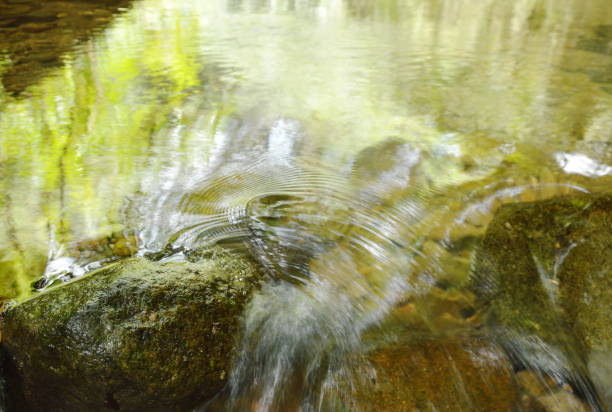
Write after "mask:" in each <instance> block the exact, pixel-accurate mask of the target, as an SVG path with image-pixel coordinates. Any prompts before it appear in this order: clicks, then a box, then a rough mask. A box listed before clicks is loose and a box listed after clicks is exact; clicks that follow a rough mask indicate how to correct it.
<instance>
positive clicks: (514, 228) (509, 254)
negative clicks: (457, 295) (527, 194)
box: [473, 195, 612, 408]
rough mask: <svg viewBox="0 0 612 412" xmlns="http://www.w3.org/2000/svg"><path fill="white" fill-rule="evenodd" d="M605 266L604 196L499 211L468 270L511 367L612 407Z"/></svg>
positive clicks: (608, 202) (610, 230)
mask: <svg viewBox="0 0 612 412" xmlns="http://www.w3.org/2000/svg"><path fill="white" fill-rule="evenodd" d="M611 268H612V196H611V195H600V196H589V197H587V196H584V197H569V196H568V197H560V198H554V199H550V200H546V201H541V202H530V203H517V204H508V205H504V206H502V207H501V208H500V209H499V211H498V212H497V214H496V216H495V218H494V219H493V221H492V222H491V224H490V225H489V227H488V229H487V232H486V235H485V237H484V239H483V242H482V247H481V249H480V251H479V252H478V256H477V258H476V264H475V266H474V274H475V275H474V279H473V280H474V283H473V289H474V291H475V293H476V295H477V296H478V301H479V304H480V307H481V308H488V314H489V316H488V324H489V326H490V327H491V328H492V329H493V331H494V333H495V334H496V336H497V337H498V338H499V341H500V342H501V343H502V344H503V345H504V346H505V347H506V349H507V350H508V352H509V353H510V354H511V355H512V356H513V358H514V360H515V362H516V363H517V364H519V365H520V366H524V367H527V368H531V369H533V370H538V371H540V372H543V373H545V374H548V375H549V376H553V377H555V378H556V379H557V380H561V381H563V380H565V381H569V382H571V383H572V384H573V385H574V387H575V388H576V389H577V391H578V392H579V393H580V395H581V396H583V397H584V398H585V399H586V400H587V401H588V402H590V403H591V405H594V406H595V407H596V405H597V403H604V404H608V405H610V403H611V402H612V398H611V396H610V395H611V394H610V392H609V388H610V382H609V376H610V374H609V369H608V372H607V371H606V370H603V369H605V368H609V367H607V366H606V365H609V364H610V363H612V276H610V274H611V273H610V272H611ZM593 356H596V357H597V359H599V360H598V361H597V362H592V361H591V358H592V357H593ZM606 380H608V381H606ZM591 381H593V383H594V384H595V386H596V387H597V388H598V389H599V392H600V394H599V397H601V398H603V399H597V398H598V395H597V394H595V393H594V392H595V391H594V390H593V384H592V383H591ZM606 391H607V392H606ZM602 408H604V407H603V406H602Z"/></svg>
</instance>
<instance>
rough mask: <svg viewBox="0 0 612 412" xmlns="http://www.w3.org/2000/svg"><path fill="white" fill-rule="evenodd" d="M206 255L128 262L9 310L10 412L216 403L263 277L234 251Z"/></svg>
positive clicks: (167, 408) (186, 406)
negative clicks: (250, 299) (242, 324)
mask: <svg viewBox="0 0 612 412" xmlns="http://www.w3.org/2000/svg"><path fill="white" fill-rule="evenodd" d="M206 256H207V257H206V258H204V259H202V260H200V261H198V262H196V263H188V262H168V263H159V262H157V263H156V262H150V261H148V260H145V259H142V258H133V259H129V260H126V261H124V262H122V263H118V264H114V265H111V266H109V267H106V268H104V269H101V270H99V271H97V272H95V273H92V274H89V275H87V276H84V277H82V278H80V279H78V280H76V281H73V282H70V283H67V284H64V285H62V286H59V287H56V288H53V289H51V290H49V291H47V292H45V293H42V294H40V295H37V296H35V297H33V298H31V299H29V300H27V301H25V302H23V303H21V304H19V305H17V306H15V307H14V308H12V309H10V310H9V311H8V312H7V313H6V316H5V319H4V338H3V342H2V346H3V347H4V349H5V350H6V352H7V354H8V359H9V369H10V370H9V374H8V375H9V391H10V394H11V399H10V403H12V405H10V406H12V409H14V410H33V411H60V410H61V411H85V410H86V411H109V410H122V411H183V410H190V409H191V408H193V407H194V406H196V405H198V404H199V403H200V402H202V401H204V400H206V399H208V398H210V397H212V396H213V395H214V394H215V393H216V392H218V391H219V390H220V389H221V388H222V387H223V386H224V384H225V381H226V379H227V375H228V372H229V366H230V365H229V363H230V358H231V356H232V353H233V348H234V345H235V344H236V338H237V334H238V328H239V316H240V314H241V312H242V309H243V307H244V305H245V303H246V301H247V299H248V297H249V294H250V292H251V291H252V290H253V289H254V288H256V287H257V285H258V284H259V283H260V281H261V279H262V277H261V275H260V274H259V272H258V271H257V268H256V267H255V266H254V265H252V264H251V263H250V262H249V261H248V260H246V259H244V258H242V257H239V256H237V255H234V254H231V253H230V252H227V251H223V250H219V249H213V250H212V251H211V252H210V253H208V254H206ZM12 409H10V410H12Z"/></svg>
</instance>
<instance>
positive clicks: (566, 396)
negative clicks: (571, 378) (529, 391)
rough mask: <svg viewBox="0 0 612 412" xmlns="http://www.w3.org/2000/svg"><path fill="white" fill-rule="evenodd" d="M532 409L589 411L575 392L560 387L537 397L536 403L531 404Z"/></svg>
mask: <svg viewBox="0 0 612 412" xmlns="http://www.w3.org/2000/svg"><path fill="white" fill-rule="evenodd" d="M530 410H538V411H539V410H541V411H543V412H588V411H589V408H587V407H586V406H585V405H584V404H583V403H582V402H581V401H580V399H578V398H577V397H576V395H574V394H573V393H571V392H568V391H565V390H563V389H560V390H558V391H555V392H552V393H549V394H547V395H543V396H540V397H538V398H536V399H535V400H534V403H532V404H531V409H530Z"/></svg>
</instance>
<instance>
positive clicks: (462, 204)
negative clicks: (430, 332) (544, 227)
mask: <svg viewBox="0 0 612 412" xmlns="http://www.w3.org/2000/svg"><path fill="white" fill-rule="evenodd" d="M607 3H608V2H607V1H604V0H590V1H586V2H581V1H577V0H576V1H574V0H566V1H556V2H544V1H520V2H505V1H494V0H487V1H481V2H469V1H458V2H457V1H435V2H432V1H417V0H415V1H393V0H388V1H362V0H361V1H360V0H346V1H336V0H330V1H240V0H238V1H224V0H216V1H182V0H181V1H176V0H174V1H165V0H145V1H139V2H136V3H133V4H132V5H131V7H130V8H129V9H127V10H124V11H122V12H121V13H120V14H118V15H117V16H116V17H115V18H114V20H113V21H112V22H111V24H110V26H108V27H107V28H106V29H105V30H104V31H100V32H98V33H97V34H95V35H94V36H93V37H92V38H91V39H89V40H87V41H84V42H81V43H79V44H77V45H76V46H74V47H73V49H72V50H71V51H69V52H65V54H63V55H62V56H61V60H62V62H63V66H62V67H60V68H51V69H48V70H46V71H44V76H42V78H41V80H39V81H38V82H37V83H36V84H34V85H31V86H28V87H27V88H26V89H24V90H21V91H20V93H19V94H18V95H15V94H14V93H12V94H9V93H8V92H6V93H5V92H3V91H2V89H0V103H1V104H2V107H1V108H0V196H1V198H0V207H2V213H1V216H0V221H2V224H1V226H0V229H1V230H0V280H1V281H2V284H1V285H0V294H1V295H2V296H4V297H6V298H22V297H24V296H27V295H29V294H31V293H32V282H33V281H34V280H38V282H37V283H36V285H35V286H37V287H42V286H45V285H48V284H52V283H53V282H55V281H57V280H68V279H71V278H74V277H76V276H80V275H82V274H84V273H87V271H89V270H90V269H92V268H94V267H98V266H100V265H102V264H104V263H105V262H108V261H109V260H112V259H115V258H116V255H115V254H113V253H110V254H108V253H107V254H104V253H98V252H97V249H96V248H99V244H100V243H104V242H105V241H104V240H95V239H104V237H106V236H111V234H114V235H113V236H114V238H117V237H118V238H122V237H125V238H126V239H136V240H135V242H136V243H137V249H138V251H137V253H138V254H141V255H145V256H153V257H155V258H158V259H165V260H180V259H181V256H182V253H183V252H184V251H185V250H188V249H190V248H193V247H197V246H201V245H203V244H222V245H225V246H227V247H228V248H237V249H240V250H242V251H246V252H248V253H250V254H251V256H253V257H254V258H255V259H256V260H257V262H258V263H260V264H261V266H262V267H264V268H265V269H266V271H267V273H268V274H269V275H270V278H271V279H272V280H271V281H270V283H269V284H267V285H266V286H264V287H263V289H262V290H261V291H260V292H259V293H257V294H256V295H255V296H254V297H253V299H252V301H251V303H250V305H249V307H248V309H247V311H246V313H245V315H244V320H243V327H244V329H243V335H244V336H243V337H242V340H243V341H242V350H241V352H240V353H239V354H237V357H236V361H235V367H234V370H233V372H232V374H231V376H230V379H229V384H228V388H227V389H226V390H225V391H224V393H223V394H221V395H220V396H219V398H218V399H217V400H215V402H214V404H209V405H203V409H205V408H221V409H225V410H257V411H266V410H279V411H284V410H300V408H301V410H304V411H306V410H331V409H329V408H330V407H329V404H326V402H327V399H328V398H329V396H330V395H329V394H330V393H335V392H334V391H336V392H337V389H335V388H336V386H335V384H336V382H337V381H338V380H342V379H344V380H347V379H348V380H351V379H354V378H355V377H354V376H351V374H352V373H353V374H354V373H357V372H354V371H359V372H358V373H359V374H366V375H367V373H369V372H368V367H367V364H365V363H363V364H362V362H361V361H358V360H357V358H359V356H357V355H359V354H360V353H362V352H363V351H365V344H364V333H365V332H366V331H368V330H371V329H372V328H373V327H375V326H376V325H379V324H381V322H384V321H385V319H386V317H387V315H388V314H389V312H392V311H393V310H394V309H395V308H397V307H398V306H401V305H402V304H403V303H405V302H406V301H410V299H413V298H414V297H416V296H427V295H428V294H429V293H432V290H434V289H436V290H437V289H439V288H440V287H442V286H444V289H449V288H450V289H453V288H459V287H460V286H462V285H464V284H465V283H466V282H467V281H468V278H469V276H470V270H469V267H470V262H469V259H470V256H471V254H472V252H473V250H474V247H475V245H476V243H477V239H478V238H479V237H480V236H482V234H483V233H484V230H485V229H486V224H487V223H488V222H489V221H490V219H491V217H492V215H493V213H494V212H495V210H496V209H497V208H498V207H499V206H500V205H501V204H503V203H508V202H516V201H525V200H538V199H546V198H550V197H553V196H556V195H561V194H572V193H598V192H603V191H609V190H610V187H612V186H611V182H612V180H611V176H612V77H611V72H612V8H610V7H609V5H608V4H607ZM0 33H1V32H0ZM2 56H3V51H2V50H0V73H1V72H2V71H3V70H7V71H9V70H10V68H11V64H12V63H11V55H9V54H7V55H6V56H7V57H6V58H3V57H2ZM5 89H6V90H13V89H14V88H12V87H9V85H5ZM91 239H94V241H91ZM88 242H89V243H88ZM88 245H90V246H89V247H88ZM451 272H452V275H451ZM465 299H466V300H468V301H469V299H470V298H469V297H467V296H466V297H465ZM422 316H424V317H427V316H428V314H422ZM432 317H433V315H432ZM434 323H435V322H434ZM464 327H465V328H469V325H468V326H464ZM432 328H433V329H435V328H444V326H435V325H433V326H432ZM389 333H390V334H391V332H389ZM383 334H384V333H383ZM527 338H528V337H527ZM527 338H525V339H527ZM530 344H532V345H533V346H538V345H539V346H540V349H537V348H536V349H537V350H539V351H540V352H538V351H537V350H536V349H534V352H533V353H541V352H542V351H544V352H547V353H552V350H549V349H550V348H547V347H544V348H543V349H542V345H541V344H540V343H538V342H528V343H525V344H522V346H521V345H519V346H520V347H521V348H525V347H529V345H530ZM553 355H554V353H552V355H551V356H552V357H553V358H554V356H553ZM551 362H552V363H553V364H554V367H551V368H550V370H547V372H548V373H550V374H552V375H554V373H556V372H559V374H561V375H563V374H564V373H565V374H567V373H566V372H564V370H566V369H567V368H569V367H570V366H568V365H567V361H566V360H564V359H563V357H562V356H561V355H560V357H558V358H554V359H553V361H551ZM352 371H353V372H352ZM340 378H341V379H340ZM561 378H562V376H561ZM561 378H560V379H561ZM586 392H587V393H588V388H587V390H586ZM587 401H589V399H587ZM590 401H591V404H592V405H595V403H596V401H595V400H593V399H591V400H590ZM326 405H327V406H326Z"/></svg>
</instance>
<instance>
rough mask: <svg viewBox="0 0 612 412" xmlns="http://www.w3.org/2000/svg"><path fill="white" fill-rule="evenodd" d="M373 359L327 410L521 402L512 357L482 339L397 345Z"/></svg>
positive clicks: (508, 407) (512, 405) (473, 407)
mask: <svg viewBox="0 0 612 412" xmlns="http://www.w3.org/2000/svg"><path fill="white" fill-rule="evenodd" d="M367 361H368V364H369V365H370V366H371V369H370V370H369V371H367V372H365V373H363V374H362V376H361V379H357V380H351V381H346V380H345V379H342V378H340V379H339V387H338V389H339V391H338V392H337V394H338V395H336V396H331V397H328V399H326V402H328V405H327V408H326V409H324V410H334V411H353V410H361V411H363V412H368V411H372V412H387V411H388V412H400V411H406V412H408V411H449V412H451V411H452V412H457V411H466V412H468V411H469V412H471V411H485V410H486V411H493V410H494V411H512V410H516V405H517V404H518V399H519V393H518V391H517V386H516V385H515V383H514V381H513V373H512V367H511V365H510V361H509V359H508V358H507V357H506V356H505V355H504V353H503V351H502V350H501V349H500V348H499V347H497V346H496V345H494V344H491V343H488V342H486V341H484V340H481V339H478V338H460V339H444V340H422V341H414V342H411V343H407V344H403V345H392V346H388V347H383V348H379V349H376V350H374V351H372V352H371V353H369V354H368V355H367ZM332 393H334V392H332ZM340 394H342V395H344V396H342V395H340Z"/></svg>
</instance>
